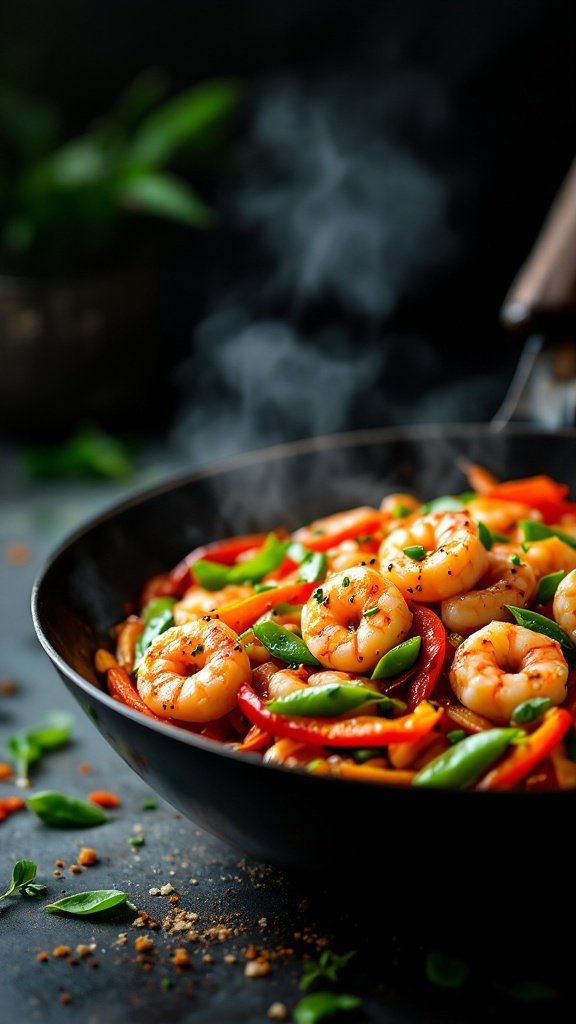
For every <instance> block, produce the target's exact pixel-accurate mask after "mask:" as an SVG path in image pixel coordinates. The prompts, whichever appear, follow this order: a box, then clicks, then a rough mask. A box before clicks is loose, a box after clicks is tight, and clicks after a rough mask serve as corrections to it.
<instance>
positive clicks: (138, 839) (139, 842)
mask: <svg viewBox="0 0 576 1024" xmlns="http://www.w3.org/2000/svg"><path fill="white" fill-rule="evenodd" d="M128 842H129V843H130V846H144V844H145V842H146V840H145V839H144V836H129V837H128Z"/></svg>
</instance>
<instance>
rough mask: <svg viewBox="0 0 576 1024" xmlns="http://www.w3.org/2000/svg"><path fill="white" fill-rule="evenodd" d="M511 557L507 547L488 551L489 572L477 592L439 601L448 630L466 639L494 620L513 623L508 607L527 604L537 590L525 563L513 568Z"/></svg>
mask: <svg viewBox="0 0 576 1024" xmlns="http://www.w3.org/2000/svg"><path fill="white" fill-rule="evenodd" d="M510 557H511V556H510V555H509V553H508V552H507V551H506V545H502V550H498V551H490V552H489V553H488V571H487V572H485V573H484V575H483V576H482V577H481V578H480V580H479V581H478V588H477V589H476V590H468V591H467V592H466V593H465V594H457V595H456V596H455V597H449V598H447V599H446V600H445V601H442V605H441V609H440V615H441V618H442V621H443V623H444V625H445V626H446V628H447V629H450V630H452V631H453V632H454V633H460V635H461V636H467V635H468V634H469V633H473V632H474V630H476V629H480V627H481V626H486V625H487V624H488V623H489V622H492V620H493V619H496V620H498V621H501V622H512V615H511V613H510V612H509V611H508V609H507V608H506V607H505V606H506V605H507V604H513V605H515V606H516V607H517V608H524V607H525V606H526V605H527V604H528V602H529V600H530V598H531V597H532V595H533V593H534V591H535V589H536V577H535V575H534V570H533V569H532V568H531V566H529V565H528V564H527V563H526V562H522V561H520V564H519V565H515V564H514V563H513V562H511V560H510Z"/></svg>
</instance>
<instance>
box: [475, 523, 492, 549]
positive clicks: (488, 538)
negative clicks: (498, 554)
mask: <svg viewBox="0 0 576 1024" xmlns="http://www.w3.org/2000/svg"><path fill="white" fill-rule="evenodd" d="M477 522H478V536H479V537H480V541H481V543H482V544H483V546H484V547H485V548H486V551H490V550H491V548H492V544H493V537H492V531H491V530H489V529H488V527H487V526H486V523H483V522H482V520H481V519H478V521H477Z"/></svg>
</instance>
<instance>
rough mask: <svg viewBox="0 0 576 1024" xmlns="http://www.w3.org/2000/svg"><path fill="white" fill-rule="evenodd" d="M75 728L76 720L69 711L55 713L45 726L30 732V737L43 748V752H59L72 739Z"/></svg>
mask: <svg viewBox="0 0 576 1024" xmlns="http://www.w3.org/2000/svg"><path fill="white" fill-rule="evenodd" d="M73 726H74V719H73V717H72V715H69V714H68V712H67V711H53V712H52V713H51V714H50V715H48V718H47V719H46V721H45V722H44V724H43V725H39V726H38V727H37V728H36V729H32V730H30V732H29V733H28V736H29V738H31V739H32V740H33V742H34V743H37V744H38V745H39V746H40V747H41V749H42V752H44V751H48V750H58V748H59V747H63V746H64V744H65V743H67V742H68V740H69V739H70V734H71V732H72V728H73Z"/></svg>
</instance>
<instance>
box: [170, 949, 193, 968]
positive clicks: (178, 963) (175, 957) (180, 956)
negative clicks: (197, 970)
mask: <svg viewBox="0 0 576 1024" xmlns="http://www.w3.org/2000/svg"><path fill="white" fill-rule="evenodd" d="M172 963H173V964H174V966H175V967H189V966H190V954H189V953H188V950H187V949H184V947H183V946H178V947H177V948H176V949H175V950H174V952H173V953H172Z"/></svg>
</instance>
